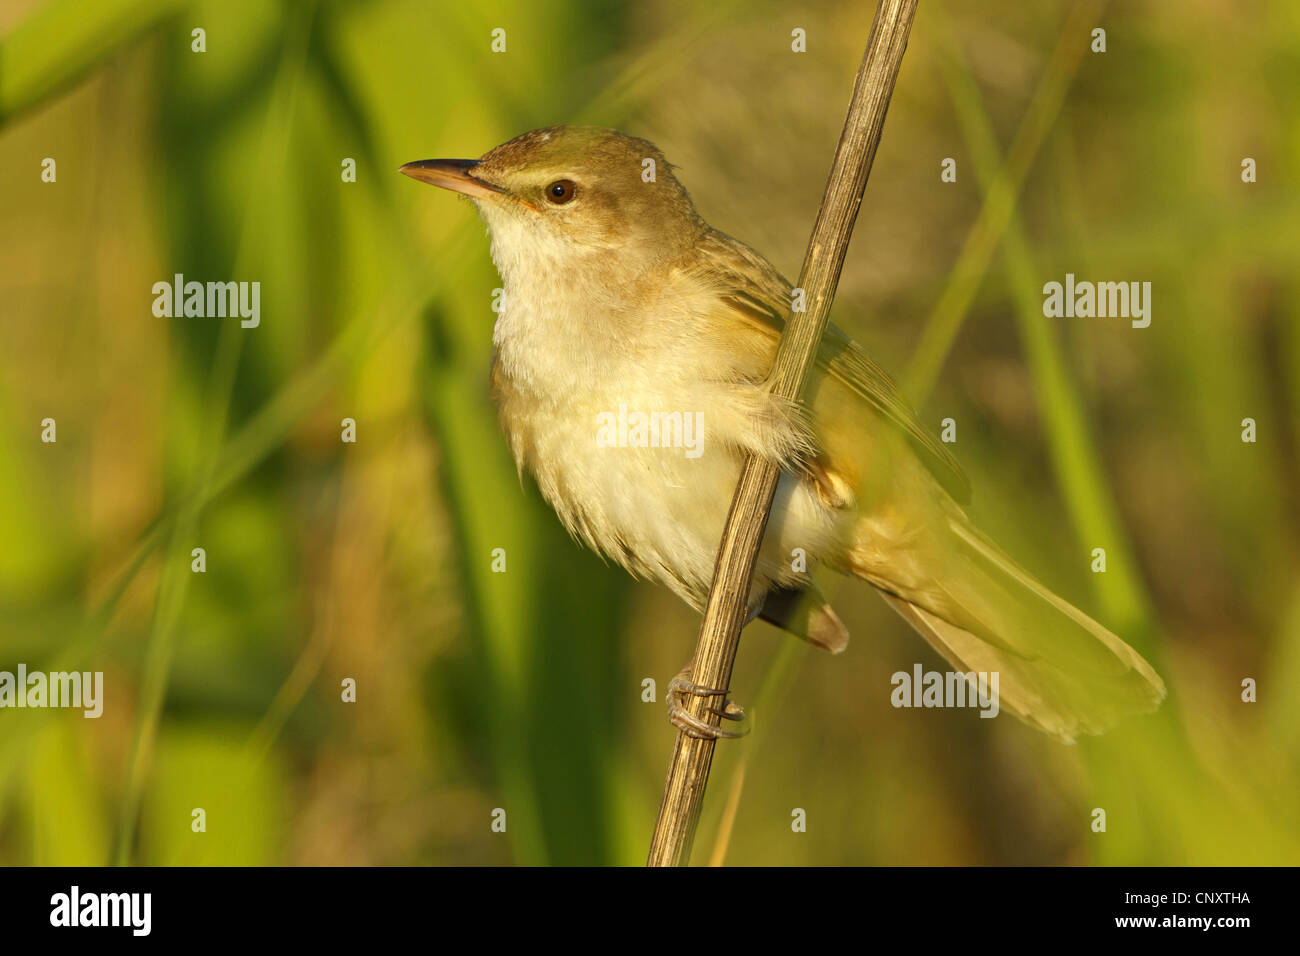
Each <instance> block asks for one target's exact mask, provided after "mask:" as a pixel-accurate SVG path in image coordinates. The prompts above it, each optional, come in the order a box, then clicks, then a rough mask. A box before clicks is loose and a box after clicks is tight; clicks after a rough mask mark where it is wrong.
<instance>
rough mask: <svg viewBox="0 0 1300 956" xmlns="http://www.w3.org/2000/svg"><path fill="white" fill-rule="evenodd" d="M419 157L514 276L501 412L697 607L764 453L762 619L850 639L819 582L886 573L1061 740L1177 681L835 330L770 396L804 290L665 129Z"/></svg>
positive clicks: (582, 523) (883, 589) (895, 602)
mask: <svg viewBox="0 0 1300 956" xmlns="http://www.w3.org/2000/svg"><path fill="white" fill-rule="evenodd" d="M401 171H402V172H403V173H405V174H406V175H408V176H411V177H413V178H415V179H419V180H421V181H423V182H427V183H432V184H434V185H436V186H441V187H443V188H445V189H450V190H454V191H455V192H459V193H463V194H464V195H466V196H468V197H469V198H470V199H471V200H473V202H474V204H475V205H476V206H477V207H478V210H479V213H480V214H481V215H482V217H483V219H484V221H485V222H486V223H487V227H488V231H489V232H490V234H491V245H492V259H493V261H494V262H495V263H496V266H497V269H498V270H499V271H500V273H501V277H502V279H503V280H504V286H505V294H504V304H503V307H502V309H501V312H500V315H499V317H498V318H497V322H496V328H495V331H494V333H493V340H494V343H495V346H496V350H495V356H494V361H493V367H492V386H493V392H494V395H495V397H496V401H497V404H498V407H499V410H500V416H501V424H502V427H503V428H504V430H505V433H506V435H507V437H508V438H509V440H510V446H511V448H512V449H513V451H514V456H515V459H516V461H517V463H518V465H519V468H520V469H521V471H522V469H524V468H527V469H528V470H529V471H530V472H531V473H532V474H533V476H534V477H535V479H536V480H537V485H538V487H539V488H540V489H541V491H542V494H543V495H544V496H545V497H546V500H547V501H548V502H550V504H551V506H552V507H553V508H554V509H555V512H556V514H557V515H559V517H560V520H561V521H563V522H564V524H565V526H566V527H567V528H568V529H569V531H570V532H571V533H572V534H574V535H575V536H576V537H578V538H580V539H581V540H582V541H584V542H585V543H586V544H587V545H588V546H589V547H591V548H594V549H595V550H597V551H598V552H601V553H603V554H605V555H607V556H609V557H610V558H613V559H614V560H615V561H617V562H619V563H620V564H621V565H623V566H624V567H625V568H627V570H628V571H630V572H631V573H632V574H634V575H642V576H647V577H650V578H654V579H656V580H658V581H661V582H662V583H664V584H666V585H667V586H668V587H670V588H672V589H673V590H674V591H676V592H677V594H679V595H680V596H681V597H682V598H683V599H684V600H686V601H687V603H689V604H690V605H691V606H693V607H695V608H696V609H697V610H698V609H702V608H703V606H704V602H705V598H706V596H707V594H708V590H709V585H710V581H711V578H712V573H713V565H714V559H715V557H716V554H717V549H718V543H719V541H720V539H721V536H722V527H723V523H724V521H725V519H726V516H727V512H728V508H729V505H730V502H731V498H732V495H733V493H734V491H735V488H736V484H737V481H738V479H739V475H740V467H741V461H742V457H743V455H744V454H745V453H746V452H751V453H754V454H757V455H761V456H763V457H764V458H766V459H768V460H770V461H773V462H776V463H778V464H779V465H780V466H781V468H782V469H783V474H782V477H781V480H780V483H779V485H778V488H777V494H776V500H775V503H774V505H773V509H772V516H771V520H770V522H769V524H768V527H767V533H766V537H765V539H764V543H763V548H762V551H761V552H760V554H759V561H758V565H757V567H756V569H755V573H754V581H753V586H752V590H751V592H750V606H751V613H752V614H753V615H757V616H761V617H763V618H765V619H766V620H769V621H771V622H773V623H775V624H777V625H779V626H780V627H783V628H785V629H787V630H789V631H792V632H793V633H795V634H797V635H799V636H800V637H803V638H804V639H806V640H808V641H810V642H811V643H813V644H815V645H817V646H819V647H823V648H825V649H826V650H829V651H831V652H832V653H838V652H840V651H842V650H844V648H845V646H846V645H847V643H848V639H849V637H848V632H847V631H846V630H845V628H844V625H843V624H842V623H841V622H840V619H839V617H838V616H836V614H835V612H834V611H833V610H832V609H831V608H830V606H829V605H828V604H826V602H825V600H824V599H822V597H821V595H820V594H818V593H817V592H816V590H815V588H814V587H813V583H812V580H811V578H810V577H809V574H808V570H809V569H811V568H812V567H813V566H814V565H815V564H818V563H820V564H822V565H825V566H827V567H829V568H832V569H834V570H836V571H839V572H841V573H844V574H851V575H854V576H856V577H859V578H861V579H862V580H864V581H867V582H868V583H869V584H871V585H873V586H874V587H875V588H876V589H877V590H878V591H879V592H880V594H881V595H882V596H883V597H884V598H885V600H886V601H888V602H889V603H890V605H892V606H893V608H894V609H895V610H896V611H897V612H898V613H899V614H901V615H902V616H903V618H904V619H905V620H906V621H907V622H908V623H909V624H911V625H912V627H914V628H915V629H916V630H917V631H919V632H920V633H921V635H922V636H923V637H924V638H925V639H926V640H928V641H929V642H930V643H931V644H932V645H933V646H934V648H935V649H936V650H937V651H938V652H939V653H940V654H942V655H943V656H944V657H945V658H946V659H947V660H948V661H949V662H950V663H951V664H952V666H953V667H954V668H956V669H957V670H959V671H962V672H985V673H992V672H997V673H998V674H999V684H1000V698H1001V700H1000V705H1001V706H1002V707H1004V708H1006V709H1008V710H1010V711H1012V712H1013V713H1015V714H1017V715H1018V716H1019V717H1021V718H1023V719H1024V720H1026V721H1028V722H1029V723H1031V724H1033V725H1034V726H1036V727H1039V728H1041V729H1042V730H1045V731H1047V732H1048V733H1051V734H1055V735H1056V736H1058V737H1060V738H1061V739H1063V740H1067V741H1069V740H1073V738H1074V737H1075V735H1076V734H1078V733H1080V732H1083V733H1100V732H1102V731H1104V730H1106V729H1107V728H1109V727H1110V726H1112V725H1113V724H1114V723H1115V722H1116V720H1118V719H1119V718H1120V717H1121V716H1123V715H1125V714H1130V713H1137V712H1144V711H1150V710H1152V709H1154V708H1155V707H1156V706H1157V705H1158V704H1159V702H1160V700H1161V699H1162V698H1163V697H1164V693H1165V689H1164V684H1163V682H1162V681H1161V679H1160V677H1159V676H1158V675H1157V674H1156V673H1155V671H1154V670H1152V668H1151V667H1150V665H1149V664H1147V662H1146V661H1145V660H1143V658H1142V657H1141V655H1139V654H1138V653H1137V652H1136V651H1135V650H1133V648H1131V647H1129V646H1128V645H1127V644H1125V643H1124V642H1123V641H1122V640H1120V639H1119V638H1118V637H1116V636H1115V635H1114V634H1112V633H1111V632H1110V631H1108V630H1107V629H1106V628H1104V627H1102V626H1101V625H1100V624H1098V623H1097V622H1096V621H1094V620H1092V619H1091V618H1089V617H1088V616H1087V615H1086V614H1084V613H1083V612H1081V611H1079V610H1078V609H1076V608H1074V607H1072V606H1071V605H1070V604H1068V603H1066V602H1065V601H1064V600H1062V599H1061V598H1059V597H1057V596H1056V595H1055V594H1053V593H1052V592H1051V591H1049V590H1048V589H1047V588H1045V587H1044V586H1043V585H1041V584H1039V583H1038V582H1037V581H1035V580H1034V579H1033V578H1032V577H1031V576H1030V575H1029V574H1027V573H1026V572H1025V571H1023V570H1021V569H1020V568H1019V567H1017V566H1016V565H1015V564H1014V563H1013V562H1012V561H1011V559H1010V558H1009V557H1007V555H1006V554H1004V553H1003V552H1002V551H1001V550H1000V549H999V548H998V547H997V546H996V545H995V544H993V542H992V541H990V540H989V539H988V538H987V537H985V536H984V535H983V534H981V533H980V532H979V531H978V530H976V528H975V527H974V526H973V525H972V524H971V523H970V521H969V520H968V519H967V517H966V514H965V513H964V512H963V511H962V509H961V507H960V505H959V504H958V502H964V501H965V500H967V499H968V497H969V487H968V484H967V480H966V478H965V476H964V475H963V474H962V471H961V469H960V467H959V466H958V464H957V463H956V461H955V460H954V459H953V457H952V456H951V454H950V453H949V452H948V451H947V449H946V448H945V447H944V446H943V444H941V443H939V442H937V441H936V440H935V439H934V437H933V436H931V435H930V433H929V432H927V431H926V430H925V429H923V428H922V427H921V426H920V425H919V424H918V423H917V421H916V418H915V416H914V414H913V412H912V410H911V409H910V408H909V407H908V405H907V403H906V402H905V401H904V399H903V398H902V397H901V395H900V394H899V392H898V389H897V388H896V386H895V385H894V382H893V381H892V380H891V379H890V377H889V376H888V375H887V374H886V373H885V372H884V371H883V370H881V369H880V367H879V366H877V365H876V364H875V363H874V362H873V361H872V360H871V359H870V358H869V357H868V356H867V354H866V352H864V351H863V350H862V349H861V348H860V347H859V346H858V345H857V344H856V343H854V342H852V341H851V340H850V339H849V338H848V337H847V336H846V335H845V334H844V333H843V332H841V331H840V330H839V329H838V328H836V327H835V326H834V325H831V326H830V327H829V328H828V330H827V332H826V335H825V337H824V338H823V341H822V343H821V347H820V351H819V353H818V357H817V365H816V369H815V371H814V374H813V377H812V381H811V382H810V384H809V387H808V390H807V392H806V393H805V398H804V402H803V403H802V404H796V403H787V402H783V401H780V400H778V399H777V397H776V396H774V395H773V394H772V392H771V391H770V389H769V388H768V386H767V384H766V382H767V376H768V373H769V371H770V369H771V366H772V362H773V359H774V357H775V354H776V348H777V342H778V339H779V337H780V335H781V330H782V327H783V325H784V317H785V316H786V315H787V314H788V313H789V311H790V309H791V304H792V298H791V297H792V291H793V290H792V288H791V285H790V283H789V282H788V281H786V279H785V278H784V277H783V276H782V275H781V274H780V273H779V272H777V270H776V269H775V268H773V266H772V265H771V264H770V263H769V262H768V261H767V260H766V259H764V258H763V257H762V256H761V255H759V254H758V253H757V252H755V251H754V250H753V249H751V248H749V247H748V246H746V245H745V244H743V243H741V242H738V241H737V240H735V239H732V238H731V237H730V236H726V235H724V234H722V233H720V232H718V231H717V230H716V229H713V228H711V227H710V226H709V224H708V223H706V222H705V221H704V220H703V219H701V218H700V216H699V214H698V213H697V212H696V211H695V206H694V204H693V203H692V202H691V197H690V195H689V194H688V193H687V192H686V190H685V189H684V188H683V187H682V185H681V184H680V183H679V182H678V181H677V179H676V177H675V176H674V175H673V171H672V167H670V166H669V164H668V162H667V161H666V160H665V159H664V157H663V155H662V154H661V153H660V152H659V150H658V149H656V148H655V147H654V145H653V144H651V143H649V142H646V141H645V140H642V139H636V138H634V137H631V136H627V135H625V134H623V133H620V132H618V131H616V130H609V129H599V128H593V127H569V126H557V127H552V128H550V129H539V130H534V131H532V132H529V133H525V134H523V135H522V136H519V137H517V138H516V139H513V140H511V141H510V142H508V143H504V144H502V145H501V146H498V147H496V148H495V149H493V150H491V151H489V152H488V153H486V154H485V155H484V156H483V157H482V158H481V159H478V160H455V159H436V160H423V161H420V162H414V163H408V164H407V165H405V166H403V167H402V169H401ZM801 556H802V559H801ZM685 674H686V672H685V671H684V672H683V674H682V675H679V677H678V679H677V680H676V681H675V682H674V685H673V688H672V690H671V692H670V694H669V695H668V696H669V700H670V703H669V709H670V714H671V718H672V720H673V722H674V724H676V725H677V726H679V727H681V728H682V729H683V730H685V731H687V732H688V733H693V734H697V735H705V736H721V735H724V734H723V732H721V731H718V730H717V729H716V728H713V727H711V726H710V725H708V724H705V723H701V722H696V721H695V720H694V719H693V718H692V717H691V716H690V715H689V714H688V713H687V712H686V711H685V709H684V708H683V706H682V695H683V694H685V693H692V692H699V691H700V689H699V688H694V687H692V686H691V685H690V684H689V682H688V681H686V679H685V676H684V675H685ZM968 679H973V673H972V674H971V675H970V676H969V677H968ZM737 713H738V709H735V708H734V706H733V707H732V708H730V709H729V710H728V714H727V715H728V716H736V715H737Z"/></svg>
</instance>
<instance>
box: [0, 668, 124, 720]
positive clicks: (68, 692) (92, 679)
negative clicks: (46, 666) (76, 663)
mask: <svg viewBox="0 0 1300 956" xmlns="http://www.w3.org/2000/svg"><path fill="white" fill-rule="evenodd" d="M0 707H79V708H81V709H82V710H83V711H84V716H86V717H99V716H100V715H101V714H103V713H104V672H103V671H50V672H49V673H46V672H45V671H32V672H31V673H30V674H29V673H28V672H27V665H26V664H19V665H18V671H17V673H15V672H13V671H0Z"/></svg>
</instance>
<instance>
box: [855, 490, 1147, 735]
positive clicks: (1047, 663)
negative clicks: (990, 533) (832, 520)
mask: <svg viewBox="0 0 1300 956" xmlns="http://www.w3.org/2000/svg"><path fill="white" fill-rule="evenodd" d="M882 534H884V535H885V537H884V538H883V539H882ZM849 570H851V571H852V572H853V573H854V574H855V575H857V576H858V577H860V578H863V579H864V580H866V581H868V582H870V583H871V584H873V585H874V586H875V587H876V588H878V589H879V590H880V591H881V593H882V594H883V595H884V597H885V599H886V600H887V601H888V602H889V603H890V604H891V605H892V606H893V608H894V609H895V610H896V611H898V613H899V614H901V615H902V616H903V618H904V619H905V620H906V621H907V622H908V623H909V624H911V625H912V626H913V627H914V628H916V630H917V631H919V632H920V633H921V635H922V636H923V637H924V638H925V639H926V640H927V641H929V642H930V644H931V645H933V646H934V648H935V650H937V651H938V652H939V653H940V654H942V655H943V656H944V658H946V659H947V660H948V662H949V663H950V664H951V665H952V666H953V667H954V668H956V669H958V670H960V671H962V672H964V673H969V672H976V673H978V672H985V673H991V672H997V674H998V682H999V683H998V693H999V698H1000V700H999V703H1000V706H1001V707H1003V708H1005V709H1007V710H1009V711H1011V712H1012V713H1014V714H1016V715H1017V716H1018V717H1020V718H1021V719H1023V720H1025V721H1027V722H1028V723H1030V724H1033V725H1034V726H1036V727H1038V728H1040V729H1042V730H1045V731H1047V732H1048V733H1050V734H1054V735H1056V736H1057V737H1060V738H1062V739H1063V740H1067V741H1072V740H1073V739H1074V738H1075V736H1076V735H1077V734H1079V733H1088V734H1098V733H1101V732H1103V731H1105V730H1107V729H1108V728H1110V727H1111V726H1112V725H1114V724H1115V723H1116V722H1117V721H1118V720H1119V719H1120V718H1121V717H1124V716H1125V715H1128V714H1135V713H1145V712H1148V711H1151V710H1154V709H1155V708H1156V707H1157V706H1158V705H1159V703H1160V701H1161V700H1162V699H1164V696H1165V685H1164V681H1162V680H1161V679H1160V675H1158V674H1157V673H1156V672H1155V671H1154V670H1153V669H1152V668H1151V665H1150V664H1148V663H1147V662H1146V661H1145V660H1144V659H1143V658H1142V655H1140V654H1139V653H1138V652H1137V651H1135V650H1134V649H1133V648H1131V647H1129V645H1127V644H1125V643H1124V642H1123V641H1122V640H1120V638H1118V637H1117V636H1116V635H1114V634H1112V633H1111V632H1110V631H1108V630H1107V629H1106V628H1104V627H1102V626H1101V625H1100V624H1098V623H1097V622H1096V621H1094V620H1092V619H1091V618H1090V617H1088V616H1087V615H1086V614H1084V613H1083V612H1082V611H1080V610H1079V609H1078V608H1076V607H1073V606H1072V605H1070V604H1069V603H1067V602H1066V601H1064V600H1062V599H1061V598H1059V597H1057V596H1056V595H1055V594H1053V593H1052V592H1051V591H1049V590H1048V589H1047V588H1046V587H1044V586H1043V585H1042V584H1040V583H1039V582H1037V581H1035V580H1034V579H1033V578H1032V577H1031V576H1030V575H1029V574H1028V573H1027V572H1025V571H1024V570H1023V569H1021V568H1020V567H1018V566H1017V565H1016V564H1015V563H1014V562H1013V561H1012V560H1011V559H1010V558H1009V557H1007V555H1006V554H1005V553H1004V552H1003V551H1002V550H1001V549H999V548H998V547H997V545H995V544H993V542H992V541H990V540H989V539H988V538H987V537H985V536H984V535H983V534H981V533H980V532H979V531H978V530H976V529H975V528H974V527H973V526H972V525H971V524H970V523H969V522H968V521H967V520H966V518H965V516H964V515H962V514H961V513H960V512H958V511H956V509H952V510H950V511H949V510H946V509H945V513H944V514H943V515H942V516H941V517H938V518H936V520H934V521H932V522H927V524H926V527H925V529H924V531H923V532H920V531H918V529H913V530H912V531H911V532H910V533H907V534H905V535H903V540H899V539H898V537H897V536H896V535H889V534H888V532H886V531H885V530H884V529H883V528H882V526H881V524H880V523H879V522H875V521H872V520H870V519H866V518H864V519H862V520H861V521H860V522H859V523H858V525H857V528H856V529H855V537H854V540H853V542H852V546H851V548H850V553H849Z"/></svg>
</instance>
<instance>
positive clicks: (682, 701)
mask: <svg viewBox="0 0 1300 956" xmlns="http://www.w3.org/2000/svg"><path fill="white" fill-rule="evenodd" d="M690 673H691V665H689V664H688V665H687V666H686V667H684V668H682V670H681V672H680V673H679V674H678V675H677V676H676V677H674V678H673V679H672V680H671V681H669V683H668V722H669V723H670V724H672V725H673V726H674V727H676V728H677V729H678V730H680V731H681V732H682V733H684V734H686V736H688V737H694V738H696V739H698V740H717V739H719V738H735V737H743V736H745V734H747V733H748V732H749V731H748V730H743V731H739V732H737V731H732V730H723V729H722V728H721V727H717V726H714V725H713V724H710V723H709V722H708V721H705V720H702V719H700V718H699V717H696V716H695V715H694V714H692V713H691V712H690V711H689V710H688V709H687V707H686V698H688V697H721V698H722V706H721V707H708V708H706V709H707V710H708V712H709V713H711V714H715V715H716V716H717V717H719V718H720V719H722V720H744V719H745V710H744V708H743V707H741V706H740V705H739V704H737V703H736V702H735V701H733V700H732V699H731V698H730V697H728V696H727V692H726V691H725V690H719V689H717V688H716V687H705V686H703V685H702V684H697V683H695V681H693V680H691V677H690Z"/></svg>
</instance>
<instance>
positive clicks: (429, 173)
mask: <svg viewBox="0 0 1300 956" xmlns="http://www.w3.org/2000/svg"><path fill="white" fill-rule="evenodd" d="M478 164H479V163H478V160H477V159H420V160H416V161H415V162H413V163H407V164H406V165H405V166H403V167H402V168H401V169H399V170H398V172H400V173H405V174H406V175H407V176H410V177H411V178H412V179H418V180H419V181H420V182H422V183H429V184H430V185H433V186H441V187H442V188H443V189H450V190H451V191H452V192H457V193H464V194H465V195H466V196H469V197H470V198H472V199H492V198H493V197H495V196H500V195H502V194H503V193H505V190H504V189H502V188H501V187H500V186H494V185H492V183H489V182H486V181H484V180H482V179H479V178H478V177H476V176H474V175H473V169H474V167H475V166H477V165H478Z"/></svg>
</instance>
